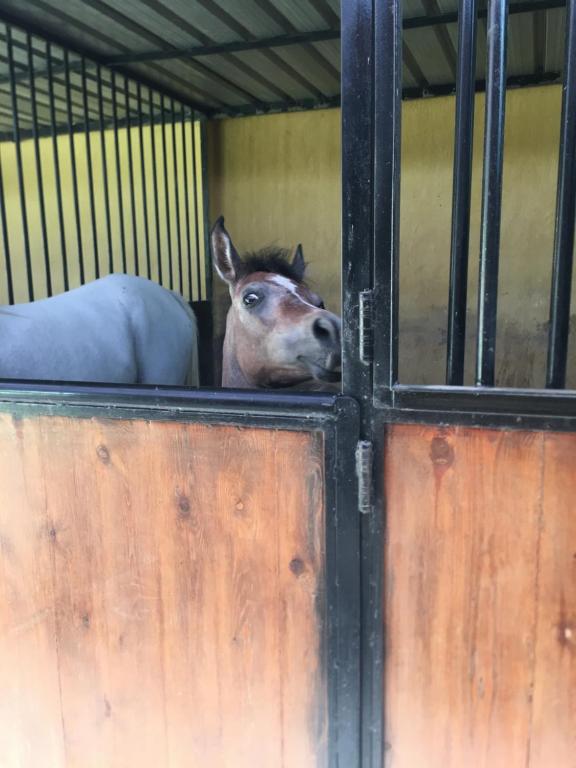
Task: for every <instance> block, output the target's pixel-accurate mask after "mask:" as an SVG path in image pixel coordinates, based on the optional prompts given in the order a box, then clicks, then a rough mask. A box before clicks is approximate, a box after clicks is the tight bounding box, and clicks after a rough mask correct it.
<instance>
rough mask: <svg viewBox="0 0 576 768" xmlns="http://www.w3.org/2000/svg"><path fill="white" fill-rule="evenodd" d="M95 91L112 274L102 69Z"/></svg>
mask: <svg viewBox="0 0 576 768" xmlns="http://www.w3.org/2000/svg"><path fill="white" fill-rule="evenodd" d="M96 89H97V94H98V128H99V131H100V153H101V155H102V181H103V186H104V213H105V216H106V236H107V242H108V272H110V273H112V272H114V248H113V244H112V220H111V217H110V186H109V183H108V157H107V153H106V128H105V124H104V123H105V120H104V99H103V96H102V67H101V66H100V65H98V66H97V67H96Z"/></svg>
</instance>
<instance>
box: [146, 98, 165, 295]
mask: <svg viewBox="0 0 576 768" xmlns="http://www.w3.org/2000/svg"><path fill="white" fill-rule="evenodd" d="M148 98H149V107H150V139H151V143H152V181H153V187H154V220H155V223H156V258H157V260H158V282H159V283H160V285H162V249H161V245H160V209H159V205H158V168H157V165H156V126H155V124H154V103H153V101H152V89H151V88H150V89H148Z"/></svg>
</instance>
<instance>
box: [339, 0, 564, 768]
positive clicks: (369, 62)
mask: <svg viewBox="0 0 576 768" xmlns="http://www.w3.org/2000/svg"><path fill="white" fill-rule="evenodd" d="M569 2H570V6H571V8H570V13H573V12H574V5H575V1H574V0H569ZM506 5H507V3H506V0H490V4H489V8H488V11H487V13H488V14H489V15H490V28H491V34H490V40H489V52H490V54H489V61H490V62H491V64H492V66H490V67H489V69H488V71H487V78H486V83H485V84H483V85H485V87H486V88H487V96H486V104H487V111H486V123H487V140H486V143H485V148H484V151H485V164H484V205H483V211H482V218H483V241H482V263H483V267H484V275H485V276H486V277H487V279H486V280H484V281H482V282H481V291H483V293H481V296H480V302H481V306H482V308H483V311H484V313H485V317H486V318H487V322H486V323H485V324H484V325H482V324H481V325H480V328H479V335H480V344H479V363H480V364H479V376H478V383H479V384H480V385H481V386H476V387H464V386H461V385H462V382H463V365H464V331H465V311H466V298H467V297H466V278H467V268H468V239H469V216H470V160H471V149H472V129H473V119H472V118H473V107H474V90H475V83H474V67H473V60H474V49H473V46H472V45H471V43H472V41H473V39H474V27H475V26H476V19H477V17H478V16H480V15H481V14H480V13H478V12H477V8H476V0H460V14H461V18H462V25H461V27H460V30H459V35H460V46H459V57H458V58H459V65H460V66H459V68H458V78H457V82H458V86H457V92H456V93H457V110H456V130H455V145H456V152H455V164H454V179H455V185H454V195H453V225H452V259H451V261H452V268H451V282H450V307H449V313H448V316H447V325H448V327H449V344H448V350H447V351H448V354H447V381H448V385H442V386H408V385H403V384H400V383H399V382H398V364H397V361H398V303H399V297H398V285H399V280H398V263H399V238H398V201H399V194H398V185H399V177H400V161H399V151H400V150H399V148H400V111H401V100H402V96H403V94H402V91H401V85H400V83H401V80H400V68H401V64H400V52H401V45H402V35H401V10H400V9H401V0H350V1H349V2H346V3H344V5H343V31H342V49H343V50H342V67H343V77H342V135H343V157H342V173H343V271H342V275H343V286H342V298H343V318H344V327H345V332H344V340H343V366H344V380H343V391H344V393H345V394H346V395H349V396H352V397H355V398H356V399H357V400H358V402H359V404H360V409H361V421H360V424H361V439H363V440H368V441H371V442H372V446H373V461H374V466H375V468H376V470H375V472H374V474H373V487H372V492H373V505H372V510H373V511H372V514H371V515H368V516H367V518H366V519H363V521H362V603H361V604H362V616H361V622H362V656H361V658H362V671H361V701H362V754H361V765H362V766H363V768H380V766H382V764H383V759H384V758H383V753H384V749H385V734H384V732H383V714H384V699H383V696H384V685H383V682H384V681H383V664H382V653H383V648H384V639H385V627H384V624H383V616H382V605H383V587H384V585H383V577H382V573H383V572H382V567H383V563H382V558H383V552H384V534H383V530H384V521H385V510H386V505H385V498H384V488H383V472H382V469H383V467H384V461H385V453H384V441H385V435H386V430H387V427H388V425H391V424H394V423H405V424H410V423H413V424H436V425H439V426H441V425H466V426H473V427H481V428H485V429H486V428H498V429H529V430H558V431H570V432H576V392H566V391H551V390H514V389H502V388H496V387H493V386H486V385H490V384H493V375H494V341H495V333H496V326H495V319H496V293H497V284H498V280H497V265H498V251H499V237H498V235H499V221H500V194H501V183H502V176H501V172H502V155H503V127H504V102H505V85H506V72H505V38H506V19H507V8H506ZM514 7H515V6H511V8H510V10H511V11H512V9H513V8H514ZM569 19H571V21H570V23H569V25H568V32H567V34H568V37H567V40H568V42H567V51H566V71H567V72H568V73H569V74H568V76H567V79H566V80H565V86H564V108H563V114H562V136H563V142H562V146H561V148H560V170H559V203H558V211H559V213H558V216H557V225H556V227H557V238H556V251H555V252H556V261H555V264H556V270H555V277H554V280H555V283H554V284H557V283H559V282H561V281H560V278H559V277H558V275H559V274H560V273H561V272H562V273H563V274H569V270H570V268H571V250H572V244H573V239H571V238H573V236H574V215H573V210H574V200H575V199H576V175H575V174H574V173H572V172H571V170H573V166H574V154H575V153H574V151H573V150H574V136H576V125H575V123H576V112H575V107H574V105H575V104H576V81H574V79H573V75H574V67H573V66H572V67H571V68H570V66H569V65H572V64H573V63H574V62H573V61H572V59H573V57H574V50H576V49H575V48H574V40H575V39H576V38H574V30H575V29H576V27H574V16H569ZM476 86H477V84H476ZM558 233H559V234H558ZM568 252H569V253H570V256H568ZM564 286H565V293H564V297H563V298H561V299H560V300H559V301H558V302H556V303H555V301H554V296H556V295H557V294H555V290H554V289H553V299H552V302H551V305H552V306H553V307H555V311H557V315H558V316H559V317H563V318H564V321H565V318H566V316H567V307H569V300H570V288H569V281H568V282H567V283H564ZM367 302H368V306H369V308H370V312H369V324H368V325H369V331H370V332H371V334H372V343H371V345H370V349H369V350H368V354H367V353H366V340H365V338H364V336H365V332H366V327H365V326H366V322H365V318H364V314H365V313H366V303H367ZM559 322H561V320H560V321H559ZM551 333H552V334H554V333H555V331H554V330H552V331H551ZM555 339H556V342H557V344H556V347H554V350H555V351H554V355H553V356H555V355H556V354H558V352H559V353H560V355H561V357H562V359H563V362H564V365H565V362H566V349H567V347H566V339H565V338H564V337H563V335H562V333H561V332H560V333H556V336H555ZM454 385H456V386H454Z"/></svg>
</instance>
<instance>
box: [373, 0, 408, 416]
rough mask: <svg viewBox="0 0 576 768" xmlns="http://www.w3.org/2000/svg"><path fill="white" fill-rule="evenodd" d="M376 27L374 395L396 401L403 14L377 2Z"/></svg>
mask: <svg viewBox="0 0 576 768" xmlns="http://www.w3.org/2000/svg"><path fill="white" fill-rule="evenodd" d="M375 9H376V10H375V16H374V29H375V43H374V71H375V84H374V214H373V215H374V285H373V292H374V312H373V322H374V329H375V335H374V359H375V360H377V361H379V365H378V366H376V367H375V371H374V396H375V398H376V400H377V401H378V402H380V403H390V401H391V392H390V390H391V387H392V386H393V385H394V384H395V383H396V381H397V378H398V258H399V257H398V241H399V209H400V115H401V95H402V60H401V51H402V12H401V8H400V2H399V0H392V2H390V0H377V2H376V4H375Z"/></svg>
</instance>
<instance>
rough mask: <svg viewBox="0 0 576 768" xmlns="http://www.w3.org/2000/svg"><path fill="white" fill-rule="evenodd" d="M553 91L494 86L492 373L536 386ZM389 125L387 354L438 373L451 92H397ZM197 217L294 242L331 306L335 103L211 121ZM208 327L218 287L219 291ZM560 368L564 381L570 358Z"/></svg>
mask: <svg viewBox="0 0 576 768" xmlns="http://www.w3.org/2000/svg"><path fill="white" fill-rule="evenodd" d="M560 103H561V89H560V87H556V86H549V87H544V88H532V89H523V90H514V91H510V92H509V93H508V100H507V106H506V109H507V112H506V136H505V147H506V149H505V169H504V188H503V209H502V249H501V289H500V296H499V308H498V309H499V335H498V343H497V378H498V383H499V384H501V385H506V386H541V385H542V384H543V375H544V373H543V372H544V367H545V358H546V331H547V321H548V301H549V291H550V268H551V254H552V245H553V232H554V209H555V192H556V173H557V161H558V158H557V155H558V138H559V121H560ZM483 115H484V98H483V96H479V97H478V99H477V102H476V121H475V147H474V188H473V196H472V224H471V241H470V242H471V248H470V280H469V307H470V309H469V313H468V315H469V323H468V326H469V343H468V359H467V367H468V371H467V380H468V382H470V383H471V382H472V366H473V358H474V350H475V344H474V333H475V323H476V301H477V298H476V285H477V271H478V252H479V219H480V195H481V172H482V169H481V163H482V134H483ZM402 120H403V124H402V125H403V127H402V200H401V350H402V354H401V360H400V376H401V380H402V381H404V382H406V383H408V382H409V383H442V381H443V378H444V369H445V353H446V311H447V309H446V308H447V297H448V270H449V254H450V219H451V199H452V163H453V134H454V99H453V98H442V99H430V100H422V101H412V102H405V103H404V108H403V115H402ZM209 185H210V215H211V218H212V219H214V218H215V217H216V216H217V215H219V214H220V213H222V214H224V215H225V217H226V224H227V227H228V229H229V231H230V232H231V234H232V236H233V239H234V240H235V242H236V245H237V247H238V248H239V250H245V249H254V248H258V247H260V246H263V245H268V244H271V243H273V242H277V243H278V244H281V245H286V246H290V245H296V243H298V242H302V243H303V246H304V253H305V255H306V257H307V259H308V260H309V261H310V277H311V278H312V280H313V282H314V284H315V286H316V287H317V288H318V289H319V290H320V291H321V293H322V294H323V295H324V297H325V299H326V300H327V302H326V303H327V304H328V305H329V306H330V307H331V308H332V309H336V310H338V309H339V306H340V276H339V271H340V265H339V261H340V226H341V216H340V213H341V212H340V189H341V188H340V113H339V111H338V110H330V111H319V112H307V113H292V114H286V115H275V116H268V117H257V118H244V119H236V120H225V121H221V122H215V123H213V124H212V125H211V126H210V130H209ZM218 296H219V307H218V313H217V322H218V324H219V326H220V329H222V323H223V316H224V314H225V311H226V305H225V292H222V290H221V289H219V293H218ZM570 368H571V370H570V380H571V382H570V383H571V385H572V386H576V365H574V364H572V365H571V367H570Z"/></svg>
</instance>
